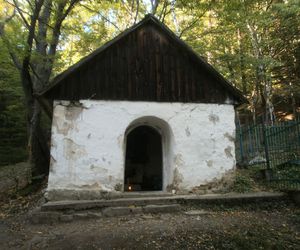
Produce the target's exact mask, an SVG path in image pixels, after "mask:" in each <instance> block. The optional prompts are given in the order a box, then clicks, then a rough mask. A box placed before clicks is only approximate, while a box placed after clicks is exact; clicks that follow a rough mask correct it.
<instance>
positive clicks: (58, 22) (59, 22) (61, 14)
mask: <svg viewBox="0 0 300 250" xmlns="http://www.w3.org/2000/svg"><path fill="white" fill-rule="evenodd" d="M79 2H80V0H71V2H70V4H69V6H68V8H67V9H66V11H65V12H64V8H65V7H66V4H67V0H65V1H61V2H60V3H59V4H58V10H57V15H56V21H55V24H54V27H53V34H52V39H51V42H50V48H49V53H48V54H49V55H50V56H54V55H55V53H56V47H57V44H58V41H59V36H60V29H61V26H62V23H63V21H64V20H65V18H66V17H67V15H68V14H69V13H70V12H71V10H72V9H73V7H74V6H75V4H77V3H79Z"/></svg>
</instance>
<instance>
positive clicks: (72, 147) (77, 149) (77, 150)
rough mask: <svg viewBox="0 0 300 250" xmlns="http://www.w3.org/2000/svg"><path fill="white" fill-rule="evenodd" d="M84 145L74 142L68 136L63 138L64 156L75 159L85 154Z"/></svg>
mask: <svg viewBox="0 0 300 250" xmlns="http://www.w3.org/2000/svg"><path fill="white" fill-rule="evenodd" d="M86 154H87V152H86V151H85V147H84V146H81V145H78V144H76V143H75V142H74V141H73V140H71V139H69V138H64V156H65V158H66V159H68V160H77V159H79V158H81V157H82V156H84V155H86Z"/></svg>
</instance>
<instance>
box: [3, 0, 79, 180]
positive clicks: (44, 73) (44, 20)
mask: <svg viewBox="0 0 300 250" xmlns="http://www.w3.org/2000/svg"><path fill="white" fill-rule="evenodd" d="M79 1H80V0H57V1H54V0H27V1H18V0H11V1H10V0H7V1H6V8H7V10H9V9H10V10H12V11H11V13H9V11H6V13H4V14H5V16H4V17H3V21H2V22H1V26H0V36H1V38H2V40H3V42H4V43H5V45H6V46H7V48H8V49H9V53H10V55H11V59H12V61H13V62H14V64H15V66H16V67H17V68H18V70H19V73H20V79H21V84H22V88H23V92H24V97H25V104H26V109H27V127H28V135H29V139H28V148H29V152H30V162H31V163H33V166H34V168H33V175H38V174H41V173H46V171H47V168H48V159H49V149H48V147H47V145H48V143H47V140H46V137H45V135H44V133H43V130H42V128H41V113H42V111H41V107H40V104H39V102H38V100H37V99H36V98H35V95H34V94H35V93H36V92H38V91H40V90H41V89H43V88H44V87H45V86H46V85H47V84H48V82H49V79H50V76H51V73H52V69H53V64H54V60H55V55H56V51H57V46H58V43H59V38H60V34H61V28H62V25H63V22H64V20H65V19H66V18H67V16H68V15H69V14H70V12H71V11H72V9H73V8H74V7H75V5H76V4H77V3H78V2H79ZM13 19H17V20H18V21H19V22H21V23H22V29H23V30H25V32H23V33H25V34H26V35H25V36H26V38H25V41H23V44H22V45H23V47H22V51H21V53H18V54H17V53H15V51H14V50H13V46H14V43H13V41H12V40H11V39H10V37H11V36H10V35H9V34H7V32H8V29H9V26H10V24H11V22H12V21H13Z"/></svg>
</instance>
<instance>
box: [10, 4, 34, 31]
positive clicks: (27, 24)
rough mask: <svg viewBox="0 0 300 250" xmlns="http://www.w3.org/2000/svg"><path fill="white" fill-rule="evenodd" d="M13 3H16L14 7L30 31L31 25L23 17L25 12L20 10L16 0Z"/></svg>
mask: <svg viewBox="0 0 300 250" xmlns="http://www.w3.org/2000/svg"><path fill="white" fill-rule="evenodd" d="M13 2H14V7H15V8H16V9H17V11H18V13H19V15H20V17H21V19H22V20H23V22H24V24H25V26H26V27H27V29H30V25H29V23H28V22H27V20H26V18H25V16H24V15H23V11H22V10H21V9H20V7H19V5H18V3H17V1H16V0H13Z"/></svg>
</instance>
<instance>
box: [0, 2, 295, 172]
mask: <svg viewBox="0 0 300 250" xmlns="http://www.w3.org/2000/svg"><path fill="white" fill-rule="evenodd" d="M147 13H152V14H153V15H155V16H156V17H157V18H158V19H159V20H160V21H162V22H163V23H165V24H166V25H167V26H168V27H169V28H170V29H171V30H172V31H173V32H174V33H175V34H177V35H178V36H179V37H180V38H181V39H182V40H184V41H185V42H186V43H187V44H188V45H189V46H191V47H192V48H193V49H194V50H195V51H196V52H197V53H199V55H201V56H202V57H203V58H204V59H205V60H207V61H208V62H209V63H210V64H212V65H213V66H214V67H215V68H216V69H217V70H218V71H219V72H221V74H222V75H223V76H224V77H225V78H226V79H228V80H229V81H230V82H231V83H232V84H233V85H234V86H236V87H237V88H238V89H240V90H241V92H242V93H243V94H244V95H245V96H246V97H247V99H248V101H249V103H248V104H247V105H243V106H242V107H240V108H239V110H238V113H239V115H238V122H240V123H258V122H262V121H263V122H265V123H269V124H270V123H271V124H272V123H275V122H276V121H278V120H291V119H295V118H296V117H297V113H298V112H299V111H300V110H299V104H300V0H268V1H264V0H230V1H228V0H111V1H109V0H0V166H3V165H8V164H13V163H16V162H20V161H24V160H29V162H31V163H32V165H33V166H34V167H33V168H32V169H33V173H32V174H33V175H39V174H41V173H46V172H47V168H48V159H49V135H50V122H51V121H50V119H49V118H48V117H47V116H46V115H45V114H44V113H43V110H42V108H41V107H40V105H39V103H38V101H37V100H36V98H35V95H34V94H35V93H37V92H39V91H41V90H42V89H43V88H45V87H46V86H48V85H49V82H50V81H51V79H52V78H53V77H54V76H55V75H57V74H59V73H60V72H62V71H63V70H65V69H67V68H68V67H69V66H71V65H72V64H74V63H76V62H77V61H78V60H80V59H81V58H82V57H84V56H86V55H88V54H89V53H91V52H92V51H93V50H95V49H96V48H98V47H99V46H101V45H103V44H104V43H105V42H107V41H109V40H111V39H112V38H114V37H115V36H117V35H118V34H120V33H121V32H122V31H124V30H125V29H127V28H129V27H130V26H132V25H133V24H135V23H137V22H138V21H140V20H141V19H142V18H143V17H144V16H145V14H147Z"/></svg>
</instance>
